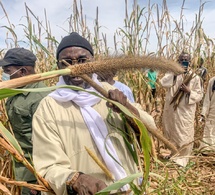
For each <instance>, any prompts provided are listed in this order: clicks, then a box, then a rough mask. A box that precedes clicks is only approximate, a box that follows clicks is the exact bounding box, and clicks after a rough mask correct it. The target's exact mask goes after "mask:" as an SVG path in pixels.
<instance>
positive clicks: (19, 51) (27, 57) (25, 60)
mask: <svg viewBox="0 0 215 195" xmlns="http://www.w3.org/2000/svg"><path fill="white" fill-rule="evenodd" d="M36 60H37V58H36V56H35V55H34V54H33V53H32V52H31V51H30V50H27V49H24V48H13V49H9V50H8V51H7V52H6V54H5V56H4V58H3V59H1V60H0V66H12V65H13V66H34V65H35V62H36Z"/></svg>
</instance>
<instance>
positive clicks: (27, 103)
mask: <svg viewBox="0 0 215 195" xmlns="http://www.w3.org/2000/svg"><path fill="white" fill-rule="evenodd" d="M35 62H36V56H35V55H34V54H33V53H32V52H31V51H29V50H27V49H24V48H13V49H9V50H8V51H7V52H6V54H5V56H4V58H3V59H1V60H0V66H1V67H2V69H3V73H2V81H7V80H10V79H15V78H19V77H23V76H27V75H31V74H35ZM41 87H45V84H44V83H42V82H38V83H33V84H29V85H26V86H23V87H22V88H24V89H27V88H41ZM47 94H48V93H47V92H37V93H30V92H25V93H22V94H18V95H15V96H12V97H9V98H8V99H7V101H6V111H7V114H8V118H9V121H10V123H11V126H12V129H13V132H14V135H15V138H16V139H17V141H18V142H19V144H20V146H21V148H22V150H23V152H24V155H25V158H26V159H27V160H28V161H29V162H31V161H32V160H31V159H32V158H31V154H32V141H31V136H32V117H33V114H34V112H35V111H36V109H37V106H38V104H39V103H40V100H42V99H43V97H45V96H46V95H47ZM14 163H15V164H14V165H15V170H14V175H15V179H16V180H18V181H27V182H29V183H36V178H35V176H34V174H32V173H31V172H30V171H29V170H28V169H27V168H26V167H25V166H24V165H23V164H22V163H20V162H16V161H14ZM29 193H30V189H28V188H23V189H22V195H27V194H29Z"/></svg>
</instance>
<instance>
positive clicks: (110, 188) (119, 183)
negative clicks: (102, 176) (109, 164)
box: [96, 173, 142, 195]
mask: <svg viewBox="0 0 215 195" xmlns="http://www.w3.org/2000/svg"><path fill="white" fill-rule="evenodd" d="M138 177H142V173H135V174H132V175H129V176H128V177H125V178H123V179H121V180H119V181H117V182H115V183H113V184H111V185H109V186H108V187H106V188H105V189H103V190H101V191H100V192H97V193H96V195H106V194H109V193H110V192H111V191H113V190H118V189H120V188H121V187H123V186H124V185H126V184H129V183H131V182H132V181H133V180H134V179H136V178H138Z"/></svg>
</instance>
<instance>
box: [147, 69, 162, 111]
mask: <svg viewBox="0 0 215 195" xmlns="http://www.w3.org/2000/svg"><path fill="white" fill-rule="evenodd" d="M146 77H147V78H148V80H149V81H148V84H149V86H150V89H151V94H152V97H153V99H154V103H155V111H156V112H160V111H159V110H158V102H157V99H156V82H157V72H156V71H154V70H152V69H148V70H147V71H146ZM150 102H151V103H152V98H150Z"/></svg>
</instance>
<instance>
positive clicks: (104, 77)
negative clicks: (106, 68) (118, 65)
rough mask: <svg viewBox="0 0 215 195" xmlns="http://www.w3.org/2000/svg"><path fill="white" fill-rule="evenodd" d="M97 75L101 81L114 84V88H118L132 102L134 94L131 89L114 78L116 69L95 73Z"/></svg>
mask: <svg viewBox="0 0 215 195" xmlns="http://www.w3.org/2000/svg"><path fill="white" fill-rule="evenodd" d="M97 75H98V80H99V81H101V82H108V83H109V84H110V85H112V86H114V87H115V88H117V89H119V90H120V91H122V92H123V93H124V94H125V95H126V97H127V98H128V99H129V101H130V102H131V103H134V102H135V101H134V95H133V93H132V91H131V89H130V88H129V87H128V86H127V85H126V84H124V83H122V82H120V81H116V80H114V77H115V75H116V71H115V70H113V71H110V72H106V73H105V74H102V73H97Z"/></svg>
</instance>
